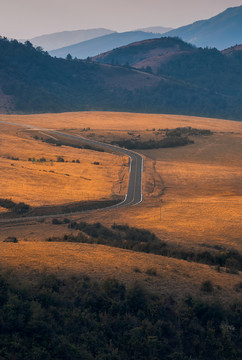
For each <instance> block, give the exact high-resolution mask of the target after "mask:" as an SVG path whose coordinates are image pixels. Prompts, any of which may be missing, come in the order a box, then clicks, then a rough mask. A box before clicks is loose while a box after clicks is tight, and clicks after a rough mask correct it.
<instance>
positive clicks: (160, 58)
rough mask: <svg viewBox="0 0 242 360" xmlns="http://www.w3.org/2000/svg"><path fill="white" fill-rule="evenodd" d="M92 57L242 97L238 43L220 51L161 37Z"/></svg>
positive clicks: (241, 62) (96, 59) (241, 73)
mask: <svg viewBox="0 0 242 360" xmlns="http://www.w3.org/2000/svg"><path fill="white" fill-rule="evenodd" d="M228 55H230V56H228ZM92 60H93V61H96V62H100V63H104V64H120V65H125V64H126V65H127V64H129V66H132V67H133V68H136V69H143V70H146V71H148V72H150V73H153V74H155V75H160V76H167V77H170V78H175V79H179V80H180V81H184V82H186V83H189V84H193V85H194V84H196V86H199V87H201V88H203V89H207V90H213V91H214V92H219V93H220V94H223V95H227V96H233V97H238V98H242V86H241V77H242V65H241V64H242V51H241V45H240V46H237V47H233V48H230V49H228V50H225V51H223V52H220V51H218V50H216V49H202V48H196V47H194V46H192V45H191V44H188V43H185V42H184V41H182V40H180V39H179V38H169V37H163V38H160V39H152V40H145V41H141V42H136V43H133V44H129V45H127V46H124V47H121V48H118V49H114V50H112V51H109V52H107V53H104V54H101V55H99V56H96V57H93V58H92Z"/></svg>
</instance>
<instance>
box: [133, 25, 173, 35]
mask: <svg viewBox="0 0 242 360" xmlns="http://www.w3.org/2000/svg"><path fill="white" fill-rule="evenodd" d="M170 30H173V29H172V28H168V27H164V26H150V27H146V28H142V29H136V31H144V32H152V33H155V34H164V33H166V32H168V31H170Z"/></svg>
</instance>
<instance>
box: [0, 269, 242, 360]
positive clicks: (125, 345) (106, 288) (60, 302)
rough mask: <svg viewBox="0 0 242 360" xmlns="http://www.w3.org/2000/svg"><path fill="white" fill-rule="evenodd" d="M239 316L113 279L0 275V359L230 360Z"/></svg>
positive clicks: (236, 346)
mask: <svg viewBox="0 0 242 360" xmlns="http://www.w3.org/2000/svg"><path fill="white" fill-rule="evenodd" d="M24 278H25V279H24ZM30 279H31V280H30ZM241 310H242V308H241V304H240V303H238V302H237V303H234V304H232V305H231V306H229V307H228V308H227V309H224V308H222V307H221V305H219V304H217V303H216V302H214V303H210V304H208V303H205V302H203V301H201V300H199V299H194V298H192V297H190V296H187V297H186V298H185V299H184V300H182V301H180V302H176V301H174V300H173V299H172V298H171V297H160V296H158V295H154V294H149V293H147V292H146V291H145V290H144V289H143V287H142V286H141V285H139V284H134V285H133V286H132V287H130V288H126V287H125V286H124V285H123V284H122V283H120V282H118V281H117V280H115V279H107V280H106V281H103V282H100V283H97V282H94V281H92V280H91V279H90V278H88V277H87V276H80V275H76V276H68V275H66V276H65V278H60V277H56V276H55V275H52V274H46V273H40V274H35V276H33V275H32V276H31V277H30V276H27V275H26V276H25V277H24V276H23V274H18V275H17V274H12V275H9V274H8V275H1V276H0V358H1V359H14V360H22V359H26V360H27V359H31V360H32V359H36V360H62V359H65V360H80V359H81V360H127V359H129V360H137V359H139V360H148V359H150V360H156V359H169V360H181V359H182V360H190V359H198V360H207V359H219V360H237V359H240V358H241V356H242V348H241V341H240V340H241V338H240V331H241V323H242V317H241V314H242V311H241Z"/></svg>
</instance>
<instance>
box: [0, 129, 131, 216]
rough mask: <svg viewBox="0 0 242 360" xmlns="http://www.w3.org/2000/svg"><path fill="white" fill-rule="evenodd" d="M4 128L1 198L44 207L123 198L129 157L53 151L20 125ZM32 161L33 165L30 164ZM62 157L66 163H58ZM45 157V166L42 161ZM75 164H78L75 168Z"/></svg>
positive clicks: (0, 155) (0, 144)
mask: <svg viewBox="0 0 242 360" xmlns="http://www.w3.org/2000/svg"><path fill="white" fill-rule="evenodd" d="M0 129H1V142H0V177H1V183H0V198H11V199H12V200H13V201H15V202H21V201H24V202H25V203H27V204H29V205H31V206H42V205H52V204H64V203H69V202H74V201H82V200H88V199H89V200H100V199H108V198H110V197H112V196H114V195H123V194H124V193H125V191H126V186H127V176H128V170H127V169H128V167H127V166H128V159H127V158H125V157H121V156H117V155H114V154H109V153H98V152H96V151H91V150H86V149H75V148H72V147H66V146H62V147H55V146H52V145H50V144H47V143H43V142H42V141H40V140H37V141H36V140H34V139H33V138H32V137H31V131H28V132H26V131H23V129H21V128H20V129H19V128H18V127H16V126H8V125H2V124H0ZM100 154H101V155H100ZM8 157H11V158H18V159H19V160H18V161H14V160H11V159H8ZM33 157H34V158H35V159H36V161H35V162H32V161H28V159H29V158H31V159H32V158H33ZM58 157H62V158H63V159H64V160H65V161H68V162H63V163H62V162H57V158H58ZM41 158H45V159H46V160H47V161H46V162H42V163H40V162H38V161H37V159H41ZM50 160H53V162H51V161H50ZM72 160H79V161H80V163H72ZM95 162H99V165H95V164H94V163H95ZM100 184H103V186H100ZM0 211H1V209H0Z"/></svg>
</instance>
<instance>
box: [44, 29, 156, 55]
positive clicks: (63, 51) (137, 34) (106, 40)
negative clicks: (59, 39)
mask: <svg viewBox="0 0 242 360" xmlns="http://www.w3.org/2000/svg"><path fill="white" fill-rule="evenodd" d="M160 36H161V35H160V34H154V33H150V32H144V31H128V32H123V33H113V34H109V35H105V36H101V37H98V38H95V39H92V40H88V41H83V42H81V43H78V44H75V45H71V46H66V47H63V48H60V49H57V50H53V51H50V52H49V53H50V55H51V56H56V57H62V58H65V57H66V55H67V54H71V56H72V57H74V58H75V57H77V58H78V59H86V58H87V57H89V56H90V57H91V56H95V55H98V54H101V53H103V52H106V51H109V50H112V49H115V48H117V47H120V46H123V45H127V44H130V43H133V42H136V41H141V40H145V39H151V38H159V37H160Z"/></svg>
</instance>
